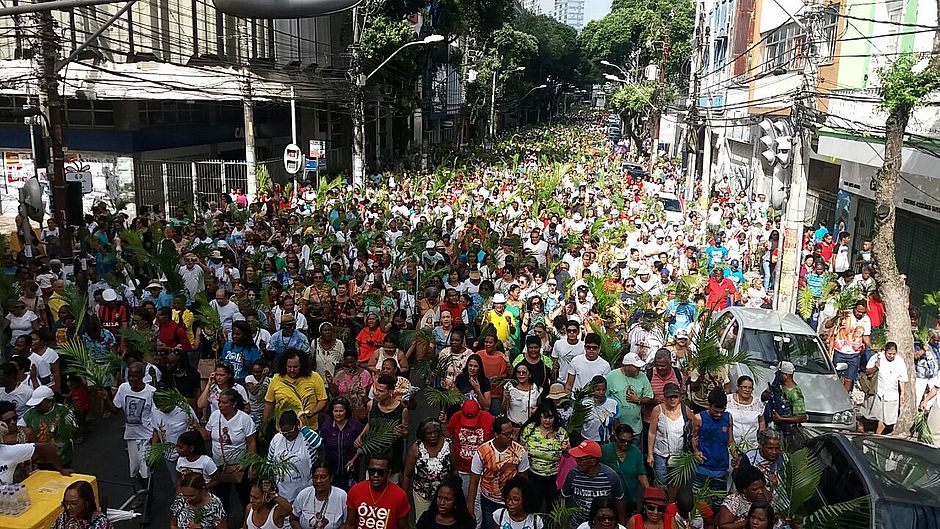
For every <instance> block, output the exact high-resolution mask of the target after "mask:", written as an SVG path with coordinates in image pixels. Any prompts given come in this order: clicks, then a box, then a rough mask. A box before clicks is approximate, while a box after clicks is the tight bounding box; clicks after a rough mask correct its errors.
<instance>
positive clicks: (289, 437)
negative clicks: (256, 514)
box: [268, 410, 323, 502]
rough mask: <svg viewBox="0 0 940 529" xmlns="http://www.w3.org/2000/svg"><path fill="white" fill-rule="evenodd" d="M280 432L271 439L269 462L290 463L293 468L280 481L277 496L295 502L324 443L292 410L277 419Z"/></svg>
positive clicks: (304, 486)
mask: <svg viewBox="0 0 940 529" xmlns="http://www.w3.org/2000/svg"><path fill="white" fill-rule="evenodd" d="M278 423H279V425H280V429H281V431H280V432H278V433H276V434H275V435H274V437H272V438H271V445H270V446H269V447H268V461H275V462H278V461H282V460H284V461H290V462H291V463H292V464H293V465H294V467H293V468H292V469H291V470H289V471H288V472H286V473H285V474H284V476H283V477H282V478H281V479H279V480H278V481H277V490H278V494H280V496H281V497H282V498H286V499H287V501H289V502H293V501H294V499H295V498H296V497H297V495H298V494H300V491H301V490H303V489H304V488H306V487H307V486H308V485H309V484H310V472H311V471H312V470H313V465H314V463H316V462H317V459H318V455H319V451H320V447H321V446H323V441H322V439H321V438H320V435H319V434H318V433H317V432H316V431H314V430H311V429H310V428H308V427H306V426H301V425H300V419H298V418H297V413H295V412H294V411H293V410H287V411H285V412H284V413H282V414H281V417H280V418H279V419H278Z"/></svg>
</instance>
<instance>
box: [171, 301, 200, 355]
mask: <svg viewBox="0 0 940 529" xmlns="http://www.w3.org/2000/svg"><path fill="white" fill-rule="evenodd" d="M195 319H196V318H195V316H193V311H191V310H189V309H183V325H184V326H185V327H186V338H189V343H190V344H192V346H193V347H195V346H196V336H195V335H194V334H193V320H195ZM173 321H175V322H176V323H179V322H180V311H178V310H176V309H173Z"/></svg>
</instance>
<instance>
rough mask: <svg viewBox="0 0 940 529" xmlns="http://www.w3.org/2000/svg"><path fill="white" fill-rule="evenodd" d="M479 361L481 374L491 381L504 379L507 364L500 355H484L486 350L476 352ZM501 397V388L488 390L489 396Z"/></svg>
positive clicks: (507, 367)
mask: <svg viewBox="0 0 940 529" xmlns="http://www.w3.org/2000/svg"><path fill="white" fill-rule="evenodd" d="M477 354H478V355H480V360H482V361H483V374H484V375H486V378H488V379H490V381H492V380H493V379H494V378H505V377H506V370H507V369H509V362H507V361H506V358H505V357H503V355H501V354H498V353H497V354H492V355H490V354H486V350H483V351H477ZM502 395H503V387H502V386H499V387H494V388H492V389H491V390H490V396H492V397H496V398H499V397H501V396H502Z"/></svg>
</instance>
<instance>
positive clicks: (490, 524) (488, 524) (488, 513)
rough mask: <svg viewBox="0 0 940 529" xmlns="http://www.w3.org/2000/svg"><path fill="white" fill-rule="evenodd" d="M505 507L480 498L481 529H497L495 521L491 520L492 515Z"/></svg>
mask: <svg viewBox="0 0 940 529" xmlns="http://www.w3.org/2000/svg"><path fill="white" fill-rule="evenodd" d="M503 507H505V505H503V504H502V503H496V502H495V501H493V500H490V499H489V498H484V497H483V496H480V509H481V510H482V511H483V512H482V514H481V516H482V517H483V529H499V528H498V527H496V521H495V520H493V513H494V512H496V511H498V510H500V509H502V508H503Z"/></svg>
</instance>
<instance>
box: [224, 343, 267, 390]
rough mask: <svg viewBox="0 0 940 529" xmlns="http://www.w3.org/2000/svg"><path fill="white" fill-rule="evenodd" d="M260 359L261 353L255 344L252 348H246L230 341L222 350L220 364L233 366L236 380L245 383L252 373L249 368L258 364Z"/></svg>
mask: <svg viewBox="0 0 940 529" xmlns="http://www.w3.org/2000/svg"><path fill="white" fill-rule="evenodd" d="M259 358H261V351H260V350H258V347H257V346H256V345H255V344H254V343H253V342H252V344H251V345H250V346H248V347H245V346H243V345H235V342H232V341H229V342H227V343H226V344H225V346H224V347H223V348H222V353H221V354H220V355H219V362H222V363H223V364H228V365H230V366H232V370H233V371H234V372H235V380H237V381H238V382H240V383H244V382H245V377H247V376H248V373H249V372H250V371H249V370H248V366H250V365H251V364H253V363H255V362H257V361H258V359H259Z"/></svg>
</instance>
